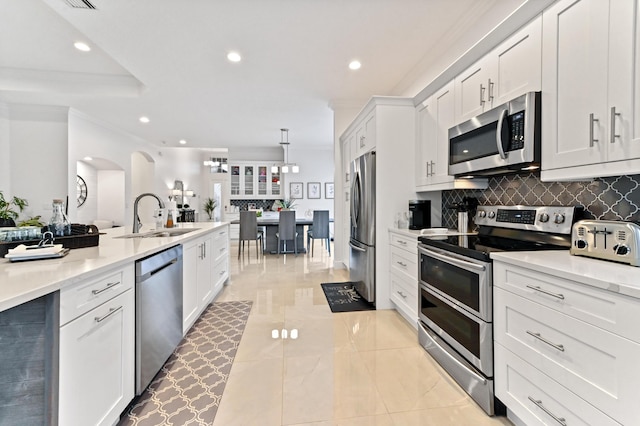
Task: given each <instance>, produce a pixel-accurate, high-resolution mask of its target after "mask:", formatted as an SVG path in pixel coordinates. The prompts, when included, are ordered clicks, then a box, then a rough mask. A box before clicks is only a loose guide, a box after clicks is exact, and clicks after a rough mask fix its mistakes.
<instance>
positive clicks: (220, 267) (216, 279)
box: [207, 226, 229, 303]
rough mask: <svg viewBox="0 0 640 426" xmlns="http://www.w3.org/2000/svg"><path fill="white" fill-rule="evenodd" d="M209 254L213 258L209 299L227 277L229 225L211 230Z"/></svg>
mask: <svg viewBox="0 0 640 426" xmlns="http://www.w3.org/2000/svg"><path fill="white" fill-rule="evenodd" d="M211 256H212V258H213V273H212V275H211V278H212V281H213V283H212V284H213V288H212V294H211V300H213V299H214V298H215V297H216V296H217V295H218V294H219V293H220V291H221V290H222V286H223V284H224V283H225V281H227V280H228V279H229V227H227V226H225V227H223V228H220V229H217V230H215V231H214V232H213V241H212V248H211ZM211 300H209V302H210V301H211ZM209 302H207V303H209Z"/></svg>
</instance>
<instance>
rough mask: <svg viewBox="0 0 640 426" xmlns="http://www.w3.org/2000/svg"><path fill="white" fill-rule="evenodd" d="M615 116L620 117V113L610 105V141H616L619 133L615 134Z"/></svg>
mask: <svg viewBox="0 0 640 426" xmlns="http://www.w3.org/2000/svg"><path fill="white" fill-rule="evenodd" d="M616 117H620V113H619V112H616V107H611V143H615V142H616V138H619V137H620V135H616Z"/></svg>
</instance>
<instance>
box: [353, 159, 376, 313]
mask: <svg viewBox="0 0 640 426" xmlns="http://www.w3.org/2000/svg"><path fill="white" fill-rule="evenodd" d="M351 176H352V179H351V208H350V210H351V212H350V213H351V235H350V239H349V247H350V249H349V280H350V281H352V282H354V283H355V288H356V291H357V292H358V293H359V294H360V296H362V297H363V298H364V299H366V300H367V301H368V302H370V303H375V301H376V276H375V271H376V153H375V152H368V153H366V154H364V155H362V156H361V157H359V158H357V159H355V160H354V161H353V162H352V163H351Z"/></svg>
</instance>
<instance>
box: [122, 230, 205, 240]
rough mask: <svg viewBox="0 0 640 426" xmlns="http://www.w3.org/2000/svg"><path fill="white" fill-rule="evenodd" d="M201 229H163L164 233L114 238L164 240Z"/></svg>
mask: <svg viewBox="0 0 640 426" xmlns="http://www.w3.org/2000/svg"><path fill="white" fill-rule="evenodd" d="M199 229H200V228H178V229H163V230H162V231H149V232H139V233H135V234H125V235H120V236H118V237H113V238H163V237H178V236H180V235H184V234H188V233H189V232H193V231H198V230H199Z"/></svg>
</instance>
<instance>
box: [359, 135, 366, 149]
mask: <svg viewBox="0 0 640 426" xmlns="http://www.w3.org/2000/svg"><path fill="white" fill-rule="evenodd" d="M365 139H366V138H365V137H364V136H360V148H364V145H365V143H364V140H365Z"/></svg>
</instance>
